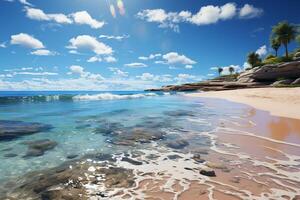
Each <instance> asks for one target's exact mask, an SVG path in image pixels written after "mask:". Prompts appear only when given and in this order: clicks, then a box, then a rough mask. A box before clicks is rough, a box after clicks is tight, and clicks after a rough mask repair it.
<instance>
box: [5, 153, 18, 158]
mask: <svg viewBox="0 0 300 200" xmlns="http://www.w3.org/2000/svg"><path fill="white" fill-rule="evenodd" d="M17 156H18V154H15V153H8V154H5V155H4V157H5V158H12V157H17Z"/></svg>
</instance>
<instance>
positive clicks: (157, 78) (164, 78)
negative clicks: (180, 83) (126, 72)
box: [136, 72, 173, 83]
mask: <svg viewBox="0 0 300 200" xmlns="http://www.w3.org/2000/svg"><path fill="white" fill-rule="evenodd" d="M136 78H138V79H141V80H143V81H154V82H161V83H166V82H171V81H173V79H172V76H171V75H170V74H163V75H154V74H151V73H148V72H146V73H143V74H142V75H140V76H136Z"/></svg>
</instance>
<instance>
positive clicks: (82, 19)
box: [71, 11, 105, 29]
mask: <svg viewBox="0 0 300 200" xmlns="http://www.w3.org/2000/svg"><path fill="white" fill-rule="evenodd" d="M71 16H72V17H73V20H74V22H75V23H77V24H86V25H89V26H90V27H91V28H94V29H99V28H101V27H102V26H103V25H104V24H105V23H104V21H97V20H95V19H93V18H92V17H91V16H90V14H89V13H88V12H87V11H80V12H76V13H73V14H71Z"/></svg>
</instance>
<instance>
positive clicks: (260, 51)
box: [255, 45, 268, 57]
mask: <svg viewBox="0 0 300 200" xmlns="http://www.w3.org/2000/svg"><path fill="white" fill-rule="evenodd" d="M255 53H257V54H258V55H259V56H260V57H263V56H265V55H267V53H268V50H267V46H266V45H263V46H261V47H259V48H258V49H257V50H256V52H255Z"/></svg>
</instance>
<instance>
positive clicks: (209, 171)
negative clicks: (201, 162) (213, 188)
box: [200, 169, 216, 177]
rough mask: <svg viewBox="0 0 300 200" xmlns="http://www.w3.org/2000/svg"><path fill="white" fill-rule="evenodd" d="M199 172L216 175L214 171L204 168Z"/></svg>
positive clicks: (211, 175) (204, 174)
mask: <svg viewBox="0 0 300 200" xmlns="http://www.w3.org/2000/svg"><path fill="white" fill-rule="evenodd" d="M200 174H201V175H203V176H209V177H216V173H215V171H214V170H205V169H202V170H201V171H200Z"/></svg>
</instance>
